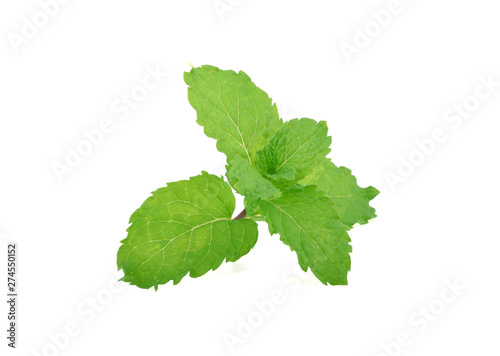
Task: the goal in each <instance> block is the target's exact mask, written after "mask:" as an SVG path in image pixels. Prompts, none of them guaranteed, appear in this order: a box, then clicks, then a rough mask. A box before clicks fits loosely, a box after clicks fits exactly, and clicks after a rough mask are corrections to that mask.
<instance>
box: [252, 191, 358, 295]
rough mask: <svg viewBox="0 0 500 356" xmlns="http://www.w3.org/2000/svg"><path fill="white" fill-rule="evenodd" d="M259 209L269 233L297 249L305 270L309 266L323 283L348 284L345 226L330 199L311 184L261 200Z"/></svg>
mask: <svg viewBox="0 0 500 356" xmlns="http://www.w3.org/2000/svg"><path fill="white" fill-rule="evenodd" d="M260 212H261V214H262V215H263V216H264V217H265V220H266V222H267V223H268V225H269V232H270V233H271V234H275V233H279V234H280V237H281V241H283V242H284V243H285V244H286V245H288V246H289V247H290V248H291V250H292V251H295V252H296V253H297V257H298V260H299V264H300V266H301V267H302V269H303V270H304V271H307V269H308V267H309V268H311V271H312V272H313V273H314V275H315V276H316V277H317V278H318V279H319V280H320V281H321V282H322V283H324V284H328V283H329V284H334V285H345V284H347V272H348V271H349V270H350V268H351V259H350V257H349V252H351V250H352V249H351V246H350V245H349V242H350V241H351V240H350V238H349V235H348V234H347V229H348V227H347V226H345V225H344V224H342V223H341V222H340V221H339V220H338V215H337V214H336V210H335V206H334V204H333V202H332V201H331V200H330V199H328V198H327V197H325V196H324V195H323V193H321V192H319V191H318V190H316V188H315V187H314V186H308V187H301V188H292V189H290V190H289V191H287V192H284V193H283V195H282V196H281V197H279V198H277V199H272V200H263V201H262V202H261V203H260Z"/></svg>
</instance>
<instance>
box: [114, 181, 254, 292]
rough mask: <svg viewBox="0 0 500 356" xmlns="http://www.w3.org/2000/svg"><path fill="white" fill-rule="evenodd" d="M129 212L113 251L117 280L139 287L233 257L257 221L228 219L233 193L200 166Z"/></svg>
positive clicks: (248, 243)
mask: <svg viewBox="0 0 500 356" xmlns="http://www.w3.org/2000/svg"><path fill="white" fill-rule="evenodd" d="M152 194H153V195H152V196H150V197H149V198H148V199H147V200H146V201H145V202H144V203H143V204H142V206H141V207H140V208H139V209H138V210H136V211H135V212H134V214H132V216H131V218H130V223H131V225H130V227H129V228H128V230H127V231H128V235H127V238H125V239H124V240H123V241H122V246H121V247H120V249H119V251H118V261H117V262H118V269H122V270H123V272H124V273H125V276H124V277H123V278H122V280H123V281H126V282H130V284H133V285H137V286H138V287H140V288H151V287H153V286H154V287H155V289H157V288H158V285H159V284H165V283H167V282H169V281H171V280H173V281H174V284H177V283H179V282H180V281H181V279H182V278H183V277H184V276H186V275H187V274H188V273H189V274H190V276H191V277H199V276H201V275H203V274H205V273H207V272H208V271H210V270H215V269H216V268H218V267H219V266H220V265H221V263H222V262H223V261H224V259H225V260H226V261H231V262H233V261H236V260H238V259H239V258H240V257H242V256H243V255H245V254H247V253H248V252H249V251H250V250H251V249H252V247H253V246H254V245H255V243H256V241H257V224H256V223H255V222H254V221H252V220H249V219H240V220H235V221H234V220H231V217H232V215H233V213H234V208H235V198H234V195H233V193H232V191H231V187H230V186H229V185H228V184H227V183H226V182H224V180H223V179H222V178H221V177H217V176H214V175H210V174H208V173H206V172H203V173H202V174H201V175H199V176H196V177H192V178H190V179H189V180H184V181H179V182H174V183H168V185H167V186H166V187H164V188H160V189H158V190H157V191H155V192H153V193H152Z"/></svg>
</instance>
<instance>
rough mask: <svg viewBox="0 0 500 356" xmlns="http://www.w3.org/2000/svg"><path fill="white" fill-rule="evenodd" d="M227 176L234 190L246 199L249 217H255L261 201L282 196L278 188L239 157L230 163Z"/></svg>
mask: <svg viewBox="0 0 500 356" xmlns="http://www.w3.org/2000/svg"><path fill="white" fill-rule="evenodd" d="M226 176H227V179H228V181H229V183H230V184H231V186H232V187H233V188H234V190H236V191H237V192H238V193H239V194H241V195H243V196H244V197H245V207H246V209H247V214H248V215H254V214H253V212H254V211H255V210H256V209H257V207H258V205H259V202H260V200H261V199H272V198H276V197H278V196H280V195H281V192H280V190H279V189H278V188H276V187H275V186H274V185H273V184H272V183H271V182H270V181H268V180H267V179H266V178H264V177H262V176H261V175H260V174H259V172H258V171H257V169H255V167H253V166H252V165H251V164H250V163H248V161H245V160H244V159H243V158H241V157H239V156H236V157H235V158H233V159H232V160H230V161H229V164H228V166H227V173H226Z"/></svg>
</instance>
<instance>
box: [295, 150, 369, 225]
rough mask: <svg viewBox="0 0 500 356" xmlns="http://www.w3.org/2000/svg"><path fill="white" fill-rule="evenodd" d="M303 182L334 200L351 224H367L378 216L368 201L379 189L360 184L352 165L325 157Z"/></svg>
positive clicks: (345, 220) (342, 218)
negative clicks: (335, 162)
mask: <svg viewBox="0 0 500 356" xmlns="http://www.w3.org/2000/svg"><path fill="white" fill-rule="evenodd" d="M300 184H302V185H309V184H312V185H316V186H317V188H318V190H319V191H321V192H323V193H325V195H326V196H327V197H328V198H330V199H331V200H332V201H333V202H334V203H335V206H336V208H337V211H338V214H339V216H340V219H341V221H342V222H343V223H344V224H345V225H348V226H349V227H352V226H353V225H354V224H355V223H359V224H366V223H368V221H369V220H370V219H373V218H375V217H376V216H377V215H376V214H375V209H374V208H372V207H371V206H370V204H369V203H370V200H372V199H373V198H375V197H376V196H377V195H378V194H379V191H378V190H377V189H376V188H374V187H368V188H360V187H359V186H358V184H357V182H356V177H354V176H353V175H352V173H351V170H350V169H348V168H346V167H337V166H335V164H333V162H332V161H331V160H330V159H327V158H325V159H324V160H323V161H322V162H321V164H319V165H317V166H316V167H315V168H314V171H313V172H312V173H311V174H310V175H309V176H307V177H306V178H305V179H303V180H302V181H301V182H300Z"/></svg>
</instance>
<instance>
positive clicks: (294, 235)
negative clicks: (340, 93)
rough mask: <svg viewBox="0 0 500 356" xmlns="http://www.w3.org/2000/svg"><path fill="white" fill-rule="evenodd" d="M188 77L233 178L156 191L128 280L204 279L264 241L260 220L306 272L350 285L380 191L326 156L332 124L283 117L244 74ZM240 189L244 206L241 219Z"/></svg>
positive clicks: (127, 264) (136, 222)
mask: <svg viewBox="0 0 500 356" xmlns="http://www.w3.org/2000/svg"><path fill="white" fill-rule="evenodd" d="M184 80H185V82H186V84H187V85H188V86H189V88H188V99H189V102H190V103H191V105H192V106H193V108H194V109H195V110H196V113H197V122H198V123H199V124H200V125H201V126H203V127H204V132H205V133H206V134H207V135H208V136H209V137H211V138H214V139H216V140H217V149H218V150H219V151H220V152H222V153H224V154H225V155H226V159H227V165H226V169H227V172H226V177H227V180H228V181H229V184H228V183H226V182H225V181H224V179H223V178H222V177H217V176H214V175H210V174H208V173H206V172H202V174H201V175H199V176H196V177H191V178H190V179H189V180H183V181H179V182H173V183H168V184H167V186H166V187H163V188H160V189H158V190H157V191H155V192H153V193H152V195H151V196H150V197H149V198H148V199H146V201H145V202H144V203H143V204H142V205H141V207H140V208H139V209H138V210H136V211H135V212H134V213H133V214H132V216H131V218H130V224H131V225H130V226H129V228H128V229H127V231H128V234H127V237H126V238H125V239H124V240H122V241H121V242H122V245H121V246H120V248H119V250H118V259H117V263H118V268H119V269H122V270H123V272H124V274H125V276H124V277H123V278H122V280H123V281H126V282H129V283H130V284H133V285H136V286H138V287H140V288H151V287H154V288H155V289H157V288H158V286H159V285H160V284H165V283H168V282H169V281H173V283H174V284H177V283H179V282H180V281H181V280H182V279H183V278H184V277H185V276H186V275H188V274H189V275H190V276H191V277H199V276H201V275H203V274H205V273H207V272H208V271H210V270H214V269H216V268H218V267H219V266H220V265H221V264H222V262H223V261H224V260H225V261H231V262H233V261H236V260H238V259H239V258H241V257H242V256H244V255H245V254H247V253H248V252H249V251H250V250H251V249H252V248H253V246H254V245H255V243H256V242H257V235H258V231H257V224H256V221H266V222H267V223H268V227H269V231H270V233H271V234H276V233H278V234H279V235H280V239H281V240H282V241H283V242H284V243H285V244H286V245H288V246H289V247H290V249H291V250H292V251H295V252H296V253H297V258H298V261H299V265H300V267H301V268H302V269H303V270H304V271H307V270H308V269H311V271H312V272H313V273H314V275H315V276H316V277H317V278H318V279H319V280H320V281H321V282H322V283H324V284H332V285H345V284H347V274H348V272H349V270H350V267H351V260H350V255H349V253H350V252H351V250H352V249H351V246H350V244H349V243H350V241H351V240H350V238H349V235H348V233H347V231H348V230H350V229H351V228H352V227H353V226H354V225H355V224H356V223H359V224H365V223H367V222H368V221H369V220H370V219H372V218H374V217H375V216H376V215H375V210H374V209H373V208H372V207H371V206H370V205H369V202H370V200H372V199H373V198H374V197H375V196H376V195H377V194H378V193H379V192H378V190H377V189H375V188H373V187H368V188H361V187H359V186H358V184H357V182H356V178H355V177H354V176H353V175H352V174H351V171H350V170H349V169H347V168H345V167H337V166H335V165H334V164H333V163H332V162H331V160H330V159H327V158H325V157H326V155H327V154H328V153H329V152H330V148H329V146H330V144H331V138H330V137H329V136H328V132H327V131H328V128H327V125H326V123H325V122H324V121H320V122H316V121H314V120H312V119H307V118H302V119H293V120H290V121H287V122H285V123H283V122H282V120H281V119H280V117H279V115H278V111H277V109H276V105H275V104H274V103H273V102H272V100H271V99H270V98H269V96H268V95H267V94H266V93H265V92H264V91H262V90H261V89H259V88H258V87H257V86H256V85H255V84H254V83H253V82H252V81H251V80H250V78H249V77H248V76H247V75H246V74H245V73H243V72H241V71H240V72H238V73H236V72H234V71H232V70H220V69H218V68H216V67H213V66H208V65H206V66H201V67H198V68H193V69H192V70H191V71H190V72H189V73H184ZM186 139H188V138H186ZM231 187H233V188H234V190H235V191H236V192H237V193H239V194H241V195H242V196H244V202H245V209H243V211H242V212H240V213H239V214H237V215H236V217H234V218H232V216H233V214H234V208H235V197H234V195H233V192H232V190H231Z"/></svg>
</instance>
